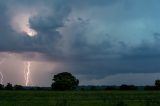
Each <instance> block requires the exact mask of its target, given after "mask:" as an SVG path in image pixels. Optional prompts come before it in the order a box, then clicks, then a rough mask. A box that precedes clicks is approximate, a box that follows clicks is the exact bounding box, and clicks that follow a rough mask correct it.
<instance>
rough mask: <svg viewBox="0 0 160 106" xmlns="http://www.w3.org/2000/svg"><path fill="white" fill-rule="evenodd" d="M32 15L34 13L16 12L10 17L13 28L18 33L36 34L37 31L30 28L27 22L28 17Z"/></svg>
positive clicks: (31, 35)
mask: <svg viewBox="0 0 160 106" xmlns="http://www.w3.org/2000/svg"><path fill="white" fill-rule="evenodd" d="M34 15H35V13H17V14H16V15H15V16H14V17H13V19H12V23H11V25H12V27H13V29H14V30H15V31H17V32H19V33H26V34H27V35H28V36H30V37H33V36H36V35H37V34H38V33H37V31H36V30H34V29H32V28H31V27H30V23H29V19H30V18H31V17H33V16H34Z"/></svg>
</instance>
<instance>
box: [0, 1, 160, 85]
mask: <svg viewBox="0 0 160 106" xmlns="http://www.w3.org/2000/svg"><path fill="white" fill-rule="evenodd" d="M159 5H160V1H159V0H0V60H1V61H2V60H4V61H3V63H2V64H1V65H0V71H1V72H2V73H3V75H4V84H5V83H7V82H11V83H13V84H21V85H25V80H24V72H23V69H24V62H28V61H29V62H31V63H32V64H31V73H30V84H29V85H34V86H50V85H51V81H52V76H53V75H54V74H56V73H59V72H66V71H67V72H71V73H72V74H74V75H75V76H76V77H77V78H78V79H79V80H80V85H93V84H94V85H120V84H124V83H125V84H135V85H151V84H153V83H154V80H155V79H158V78H160V48H159V47H160V13H159V10H160V6H159Z"/></svg>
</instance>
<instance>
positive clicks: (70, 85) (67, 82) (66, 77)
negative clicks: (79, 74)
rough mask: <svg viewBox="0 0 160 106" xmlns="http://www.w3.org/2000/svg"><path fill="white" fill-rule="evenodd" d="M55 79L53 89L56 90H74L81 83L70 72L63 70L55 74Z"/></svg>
mask: <svg viewBox="0 0 160 106" xmlns="http://www.w3.org/2000/svg"><path fill="white" fill-rule="evenodd" d="M53 81H54V82H53V83H52V89H54V90H73V89H75V88H76V87H77V86H78V84H79V80H78V79H76V78H75V77H74V76H73V75H72V74H71V73H68V72H62V73H59V74H57V75H54V77H53Z"/></svg>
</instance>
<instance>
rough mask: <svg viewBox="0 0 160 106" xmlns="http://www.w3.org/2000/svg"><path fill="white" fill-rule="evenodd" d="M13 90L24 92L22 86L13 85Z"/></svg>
mask: <svg viewBox="0 0 160 106" xmlns="http://www.w3.org/2000/svg"><path fill="white" fill-rule="evenodd" d="M14 89H15V90H24V87H23V86H22V85H15V86H14Z"/></svg>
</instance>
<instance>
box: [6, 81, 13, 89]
mask: <svg viewBox="0 0 160 106" xmlns="http://www.w3.org/2000/svg"><path fill="white" fill-rule="evenodd" d="M5 89H6V90H13V86H12V84H11V83H7V85H6V87H5Z"/></svg>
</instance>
